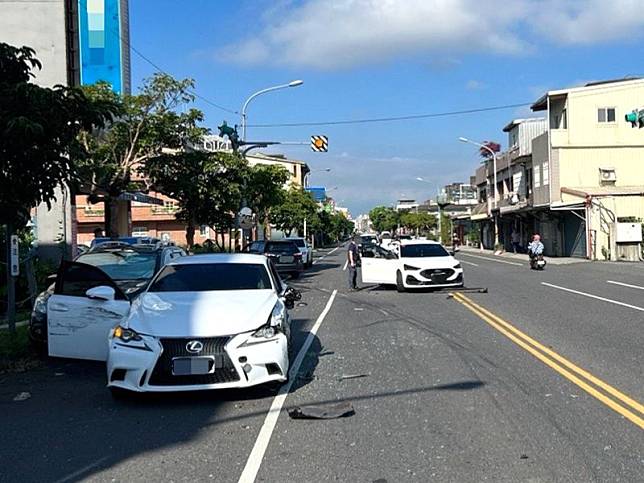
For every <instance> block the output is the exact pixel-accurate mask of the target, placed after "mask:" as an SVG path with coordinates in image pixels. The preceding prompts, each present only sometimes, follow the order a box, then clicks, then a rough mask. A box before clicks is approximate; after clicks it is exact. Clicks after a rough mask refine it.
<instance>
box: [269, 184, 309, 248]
mask: <svg viewBox="0 0 644 483" xmlns="http://www.w3.org/2000/svg"><path fill="white" fill-rule="evenodd" d="M316 211H317V204H316V203H315V200H314V199H313V196H311V193H309V192H308V191H304V190H303V189H302V187H301V186H296V185H292V186H291V187H290V188H289V189H288V191H287V192H286V193H285V195H284V200H283V201H282V203H281V204H279V205H277V206H274V207H272V208H271V209H270V213H269V219H270V221H271V223H273V224H274V225H275V226H277V228H278V229H279V230H282V231H283V232H284V233H286V236H290V235H291V233H292V232H293V230H297V231H298V233H302V231H303V229H304V220H305V219H306V220H307V221H308V220H310V219H313V217H314V216H315V213H316Z"/></svg>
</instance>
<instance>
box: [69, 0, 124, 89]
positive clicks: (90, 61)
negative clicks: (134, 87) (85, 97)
mask: <svg viewBox="0 0 644 483" xmlns="http://www.w3.org/2000/svg"><path fill="white" fill-rule="evenodd" d="M121 14H122V12H121V0H78V21H79V44H80V66H81V67H80V81H81V84H82V85H87V84H93V83H95V82H97V81H105V82H108V83H109V84H110V85H111V86H112V89H113V90H114V91H115V92H118V93H124V90H125V86H126V85H129V82H127V80H125V79H124V78H123V76H124V72H126V71H128V70H129V69H124V68H123V59H124V52H123V46H124V45H125V47H126V48H127V43H126V42H124V41H123V38H125V34H124V32H123V31H122V26H123V24H122V22H121Z"/></svg>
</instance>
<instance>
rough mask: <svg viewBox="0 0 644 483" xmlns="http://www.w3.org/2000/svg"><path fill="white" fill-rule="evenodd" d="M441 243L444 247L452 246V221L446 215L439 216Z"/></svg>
mask: <svg viewBox="0 0 644 483" xmlns="http://www.w3.org/2000/svg"><path fill="white" fill-rule="evenodd" d="M441 241H442V242H443V244H445V245H451V244H452V220H450V219H449V216H447V215H446V214H444V213H443V214H441Z"/></svg>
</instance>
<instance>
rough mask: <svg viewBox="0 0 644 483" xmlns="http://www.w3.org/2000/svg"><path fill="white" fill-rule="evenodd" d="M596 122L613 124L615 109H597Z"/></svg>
mask: <svg viewBox="0 0 644 483" xmlns="http://www.w3.org/2000/svg"><path fill="white" fill-rule="evenodd" d="M597 122H598V123H600V124H602V123H613V122H615V108H614V107H600V108H599V109H597Z"/></svg>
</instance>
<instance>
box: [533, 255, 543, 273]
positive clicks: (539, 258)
mask: <svg viewBox="0 0 644 483" xmlns="http://www.w3.org/2000/svg"><path fill="white" fill-rule="evenodd" d="M530 268H531V269H532V270H543V269H544V268H546V260H545V259H544V258H543V255H542V254H539V255H535V256H532V257H530Z"/></svg>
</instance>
